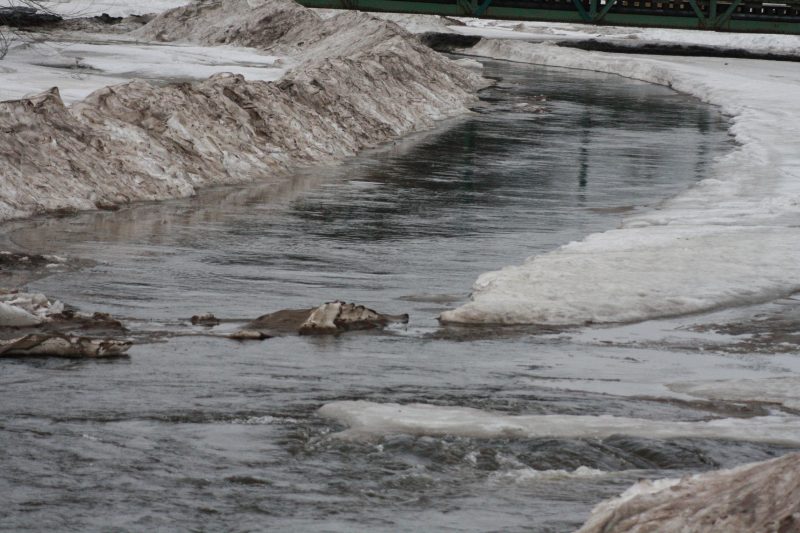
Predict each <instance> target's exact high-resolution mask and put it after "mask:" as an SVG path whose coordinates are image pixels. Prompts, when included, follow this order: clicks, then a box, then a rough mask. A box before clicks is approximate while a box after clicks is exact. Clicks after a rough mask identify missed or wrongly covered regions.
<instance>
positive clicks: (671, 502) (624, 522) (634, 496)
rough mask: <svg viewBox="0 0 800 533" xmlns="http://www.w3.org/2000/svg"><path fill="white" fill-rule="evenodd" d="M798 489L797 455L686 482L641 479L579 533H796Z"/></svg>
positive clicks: (799, 509)
mask: <svg viewBox="0 0 800 533" xmlns="http://www.w3.org/2000/svg"><path fill="white" fill-rule="evenodd" d="M798 490H800V454H796V453H794V454H788V455H785V456H783V457H780V458H778V459H772V460H770V461H763V462H759V463H753V464H748V465H744V466H740V467H737V468H734V469H731V470H721V471H718V472H709V473H705V474H698V475H694V476H689V477H686V478H684V479H662V480H656V481H641V482H639V483H637V484H636V485H634V486H632V487H631V488H630V489H628V490H627V491H626V492H625V493H623V494H622V495H621V496H619V497H618V498H614V499H612V500H608V501H606V502H603V503H601V504H599V505H598V506H597V507H595V509H594V510H593V511H592V515H591V517H590V518H589V520H588V521H587V522H586V524H585V525H584V526H583V527H582V528H581V529H580V533H594V532H598V533H599V532H601V531H630V532H645V531H662V532H673V531H674V532H678V531H770V532H776V533H777V532H789V531H797V530H798V528H800V500H798V498H797V493H798Z"/></svg>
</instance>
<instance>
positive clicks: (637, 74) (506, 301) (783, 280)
mask: <svg viewBox="0 0 800 533" xmlns="http://www.w3.org/2000/svg"><path fill="white" fill-rule="evenodd" d="M470 53H473V54H476V55H484V56H489V57H495V58H501V59H509V60H513V61H522V62H530V63H539V64H545V65H551V66H563V67H570V68H579V69H591V70H598V71H603V72H610V73H616V74H620V75H623V76H626V77H630V78H635V79H639V80H644V81H648V82H652V83H659V84H663V85H667V86H669V87H672V88H674V89H676V90H679V91H682V92H686V93H690V94H693V95H695V96H697V97H700V98H702V99H703V100H705V101H707V102H710V103H713V104H717V105H720V106H722V107H723V109H724V111H725V112H726V113H728V114H730V115H732V117H733V118H732V127H731V130H730V131H731V133H732V134H733V135H734V136H735V138H736V140H737V141H738V143H739V144H740V148H738V149H737V150H735V151H733V152H732V153H729V154H720V158H719V159H718V160H717V162H716V163H715V166H714V169H713V172H712V174H711V175H709V176H708V177H707V178H706V179H705V180H703V181H701V182H700V183H698V184H697V185H696V186H695V187H693V188H692V189H690V190H689V191H687V192H686V193H684V194H682V195H680V196H678V197H677V198H674V199H672V200H670V201H668V202H666V203H664V204H663V205H662V206H661V207H660V208H659V209H656V210H654V211H651V212H649V213H645V214H643V215H639V216H635V217H631V218H628V219H626V220H625V221H624V222H623V224H622V227H621V228H620V229H616V230H612V231H608V232H605V233H601V234H595V235H591V236H589V237H588V238H586V239H585V240H583V241H581V242H575V243H570V244H568V245H566V246H564V247H562V248H561V249H559V250H557V251H555V252H553V253H549V254H545V255H542V256H538V257H534V258H530V259H529V260H528V261H526V263H525V264H524V265H522V266H516V267H507V268H505V269H503V270H500V271H497V272H490V273H486V274H483V275H482V276H480V277H479V278H478V280H477V282H476V283H475V285H474V287H473V293H472V301H471V302H470V303H468V304H466V305H464V306H462V307H460V308H458V309H456V310H454V311H448V312H445V313H443V314H442V317H441V318H442V319H443V320H444V321H448V322H462V323H498V324H521V323H540V324H583V323H597V322H628V321H639V320H645V319H650V318H656V317H664V316H672V315H681V314H687V313H695V312H701V311H707V310H711V309H715V308H719V307H726V306H736V305H744V304H749V303H757V302H764V301H769V300H772V299H774V298H778V297H780V296H785V295H788V294H791V293H793V292H795V291H797V290H800V246H798V245H800V207H799V206H800V155H798V154H797V152H796V139H798V138H800V106H797V102H796V94H797V88H798V87H800V66H798V65H797V64H794V63H778V62H767V61H753V60H733V59H712V58H658V59H654V58H652V57H643V56H631V55H616V54H601V53H593V52H583V51H579V50H570V49H564V48H559V47H556V46H551V45H547V44H532V43H525V42H518V41H483V42H481V43H479V44H478V45H477V46H476V47H475V48H474V49H471V50H470ZM679 111H680V110H679V109H676V112H679ZM687 149H691V147H687Z"/></svg>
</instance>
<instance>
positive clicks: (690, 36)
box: [418, 15, 800, 56]
mask: <svg viewBox="0 0 800 533" xmlns="http://www.w3.org/2000/svg"><path fill="white" fill-rule="evenodd" d="M418 16H421V17H424V16H425V15H418ZM458 20H459V21H461V23H462V24H464V25H463V26H450V28H449V30H450V31H453V32H456V33H461V34H464V35H476V36H480V37H487V38H492V39H521V40H527V41H535V42H543V41H554V42H569V41H587V40H594V41H598V42H603V43H619V44H624V45H626V46H630V47H637V46H646V45H679V46H701V47H708V48H716V49H720V50H735V49H742V50H747V51H749V52H753V53H760V54H779V55H791V56H798V55H800V36H798V35H778V34H773V33H728V32H713V31H697V30H677V29H668V28H635V27H621V26H595V25H591V24H568V23H558V22H533V21H524V22H520V21H508V20H492V19H473V18H459V19H458Z"/></svg>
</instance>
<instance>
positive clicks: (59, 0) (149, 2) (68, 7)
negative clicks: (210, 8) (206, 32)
mask: <svg viewBox="0 0 800 533" xmlns="http://www.w3.org/2000/svg"><path fill="white" fill-rule="evenodd" d="M8 3H9V4H10V5H14V4H16V3H19V2H17V1H16V0H9V1H8ZM188 3H190V0H136V1H135V2H126V1H124V0H47V1H45V2H43V4H45V5H46V6H47V7H48V9H51V10H52V11H54V12H56V13H58V14H59V15H62V16H64V17H93V16H96V15H100V14H102V13H107V14H108V15H110V16H112V17H125V16H128V15H144V14H147V13H160V12H161V11H166V10H167V9H172V8H174V7H180V6H183V5H186V4H188Z"/></svg>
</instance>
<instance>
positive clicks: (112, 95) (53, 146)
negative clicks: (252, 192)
mask: <svg viewBox="0 0 800 533" xmlns="http://www.w3.org/2000/svg"><path fill="white" fill-rule="evenodd" d="M183 30H187V31H188V33H186V32H184V33H181V31H183ZM204 32H205V33H204ZM137 36H138V37H139V38H145V37H147V36H152V37H153V38H155V39H158V40H162V41H165V40H174V39H182V40H186V39H188V38H189V37H192V38H193V39H196V40H200V41H202V43H203V44H206V45H220V44H236V45H240V46H251V47H257V48H258V49H260V50H261V51H262V52H263V51H267V50H277V49H281V50H283V51H284V52H287V51H288V52H291V53H292V54H294V60H295V61H296V62H295V63H294V64H295V66H294V68H291V69H290V71H289V72H288V73H287V74H285V75H284V76H283V77H281V78H280V79H279V80H277V81H275V82H273V83H270V82H264V81H250V80H246V79H245V78H244V77H243V76H241V75H232V74H224V73H222V74H217V75H214V76H212V77H211V78H209V79H208V80H204V81H199V82H198V81H195V82H184V83H171V84H167V85H161V86H159V85H155V84H151V83H147V82H144V81H140V80H134V81H130V82H127V83H123V84H120V85H115V86H111V87H107V88H103V89H100V90H98V91H96V92H94V93H92V94H91V95H89V96H88V97H87V98H86V99H85V100H83V101H80V102H77V103H75V104H73V105H72V106H70V107H66V106H65V105H64V103H63V101H62V100H61V98H60V94H59V92H58V91H57V90H51V91H48V92H46V93H43V94H40V95H38V96H36V97H31V98H23V99H20V100H16V101H7V102H0V125H1V126H0V127H2V128H3V130H4V131H6V132H7V133H10V134H9V135H5V136H3V137H2V138H0V164H2V168H3V171H2V177H3V179H2V181H0V220H2V219H7V218H13V217H21V216H28V215H31V214H35V213H39V212H46V211H53V210H65V211H72V210H83V209H94V208H107V207H113V206H115V205H119V204H124V203H128V202H131V201H136V200H159V199H166V198H175V197H184V196H189V195H192V194H194V192H195V191H196V189H197V188H198V187H203V186H209V185H220V184H231V183H243V182H252V181H256V180H264V179H268V178H271V179H274V178H275V177H276V176H279V175H280V174H281V172H282V171H284V170H286V169H287V168H289V167H291V166H293V165H298V164H311V163H320V162H325V161H334V160H338V159H341V158H343V157H346V156H350V155H353V154H355V153H356V152H358V151H359V150H361V149H363V148H366V147H370V146H375V145H377V144H379V143H382V142H385V141H387V140H389V139H392V138H395V137H397V136H400V135H403V134H406V133H409V132H412V131H415V130H418V129H423V128H426V127H430V126H432V125H433V123H434V121H436V120H438V119H443V118H446V117H449V116H453V115H456V114H459V113H463V112H465V111H466V110H467V107H466V106H467V105H468V104H469V103H471V102H472V101H473V100H474V99H475V90H476V89H477V88H478V87H480V86H481V84H482V80H481V78H480V77H479V76H478V75H476V74H474V73H472V72H470V71H468V70H466V69H463V68H461V67H460V66H458V65H457V64H455V63H454V62H453V61H451V60H449V59H447V58H445V57H444V56H441V55H439V54H437V53H436V52H433V51H432V50H430V49H428V48H427V47H425V46H424V45H422V44H421V43H419V42H418V41H417V40H416V39H415V38H413V37H412V36H411V35H410V34H408V33H407V32H405V31H404V30H402V29H401V28H400V27H399V26H396V25H394V24H392V23H390V22H385V21H380V20H377V19H373V18H371V17H369V16H368V15H364V14H361V13H351V14H346V15H342V16H339V17H334V18H332V19H328V20H325V21H323V20H322V19H320V17H319V16H317V15H316V14H314V13H313V12H312V11H310V10H307V9H305V8H302V7H300V6H298V5H297V4H295V3H293V2H291V1H288V0H272V1H267V0H264V1H256V0H252V1H246V0H235V1H229V2H225V4H224V7H223V6H222V4H221V3H203V4H199V5H196V6H189V7H186V8H178V9H177V10H172V11H169V12H167V13H165V14H163V15H161V16H160V17H157V18H156V19H155V20H153V21H152V22H151V23H150V24H148V25H147V26H145V27H144V28H142V29H141V33H139V34H137ZM288 52H287V53H288ZM298 63H299V64H298ZM0 67H1V65H0ZM15 83H16V84H17V85H19V83H20V81H19V80H17V81H16V82H15Z"/></svg>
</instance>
